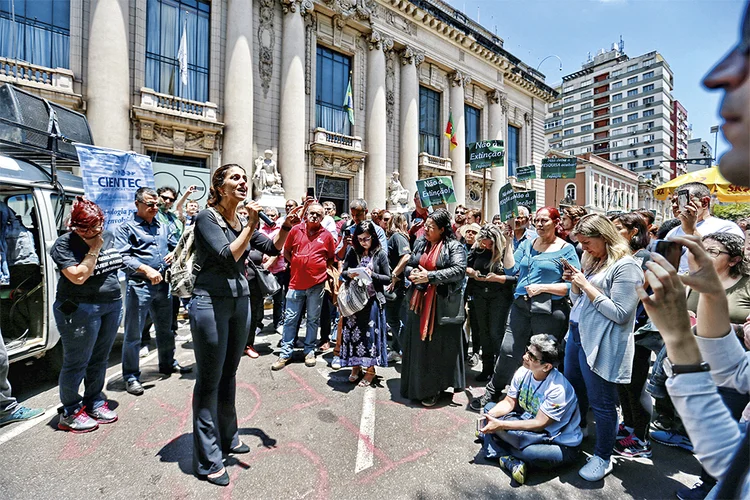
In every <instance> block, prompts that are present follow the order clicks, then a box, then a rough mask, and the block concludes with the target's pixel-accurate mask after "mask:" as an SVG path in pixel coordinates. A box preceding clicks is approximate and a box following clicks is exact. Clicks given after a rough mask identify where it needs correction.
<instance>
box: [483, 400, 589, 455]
mask: <svg viewBox="0 0 750 500" xmlns="http://www.w3.org/2000/svg"><path fill="white" fill-rule="evenodd" d="M495 404H496V403H487V405H486V406H485V407H484V409H485V413H486V412H488V411H490V409H492V408H493V407H494V406H495ZM580 450H581V447H580V446H565V445H562V444H554V443H550V444H532V445H529V446H527V447H526V448H524V449H523V450H519V449H518V448H514V447H513V446H511V445H510V444H508V443H506V442H505V441H503V440H502V438H500V437H499V436H497V435H495V434H485V435H484V456H485V457H486V458H498V457H502V456H506V455H510V456H512V457H515V458H518V459H520V460H523V461H524V462H525V463H526V464H528V465H529V466H531V467H536V468H538V469H554V468H556V467H560V466H562V465H566V464H569V463H571V462H573V461H574V460H575V459H576V457H577V456H578V453H579V452H580Z"/></svg>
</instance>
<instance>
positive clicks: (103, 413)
mask: <svg viewBox="0 0 750 500" xmlns="http://www.w3.org/2000/svg"><path fill="white" fill-rule="evenodd" d="M86 413H88V415H89V417H91V418H93V419H94V420H96V421H97V422H98V423H100V424H111V423H112V422H116V421H117V413H115V412H114V411H112V410H110V409H109V405H108V404H107V402H106V401H105V402H104V403H102V404H101V406H97V407H96V408H94V409H93V410H86Z"/></svg>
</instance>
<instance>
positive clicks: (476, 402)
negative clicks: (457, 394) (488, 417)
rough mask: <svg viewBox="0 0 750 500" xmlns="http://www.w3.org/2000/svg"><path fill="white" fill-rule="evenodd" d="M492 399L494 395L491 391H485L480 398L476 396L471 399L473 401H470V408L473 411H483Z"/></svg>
mask: <svg viewBox="0 0 750 500" xmlns="http://www.w3.org/2000/svg"><path fill="white" fill-rule="evenodd" d="M491 401H492V397H491V396H490V393H489V392H485V393H484V394H482V395H481V396H479V397H478V398H474V399H472V400H471V403H469V408H470V409H471V410H473V411H481V410H482V408H484V407H485V406H487V403H489V402H491Z"/></svg>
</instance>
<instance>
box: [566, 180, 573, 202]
mask: <svg viewBox="0 0 750 500" xmlns="http://www.w3.org/2000/svg"><path fill="white" fill-rule="evenodd" d="M565 197H566V198H568V199H570V200H573V201H575V200H576V185H575V184H573V183H572V182H571V183H570V184H568V185H566V186H565Z"/></svg>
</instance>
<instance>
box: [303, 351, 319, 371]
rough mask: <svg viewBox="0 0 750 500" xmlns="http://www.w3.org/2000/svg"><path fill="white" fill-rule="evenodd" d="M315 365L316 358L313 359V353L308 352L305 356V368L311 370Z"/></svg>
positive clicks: (316, 362)
mask: <svg viewBox="0 0 750 500" xmlns="http://www.w3.org/2000/svg"><path fill="white" fill-rule="evenodd" d="M317 364H318V358H316V357H315V351H310V352H308V353H307V356H305V366H307V367H308V368H312V367H313V366H315V365H317Z"/></svg>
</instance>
